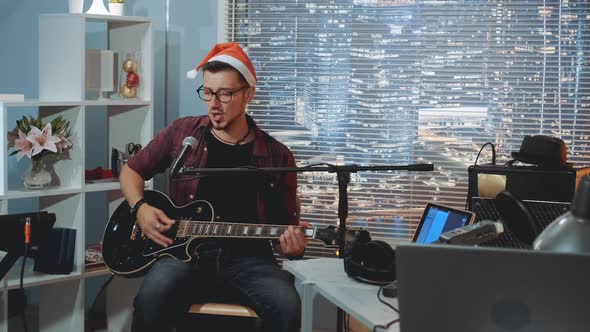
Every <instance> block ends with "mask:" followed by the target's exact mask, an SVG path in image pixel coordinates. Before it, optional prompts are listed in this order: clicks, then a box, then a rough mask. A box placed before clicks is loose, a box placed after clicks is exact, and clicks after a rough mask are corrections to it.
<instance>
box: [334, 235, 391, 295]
mask: <svg viewBox="0 0 590 332" xmlns="http://www.w3.org/2000/svg"><path fill="white" fill-rule="evenodd" d="M344 271H346V274H348V276H349V277H351V278H353V279H356V280H358V281H360V282H364V283H368V284H372V285H384V284H388V283H391V282H393V281H394V280H395V251H394V250H393V248H391V246H390V245H389V244H388V243H387V242H384V241H378V240H372V241H368V242H364V243H359V244H357V245H355V246H354V248H352V250H351V251H350V254H349V255H347V256H346V257H345V258H344Z"/></svg>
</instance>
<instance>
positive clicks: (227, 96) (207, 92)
mask: <svg viewBox="0 0 590 332" xmlns="http://www.w3.org/2000/svg"><path fill="white" fill-rule="evenodd" d="M248 88H249V86H244V87H241V88H239V89H237V90H233V91H232V90H219V91H217V92H213V91H211V89H205V88H204V86H203V85H201V86H200V87H199V88H198V89H197V94H198V95H199V98H200V99H201V100H204V101H211V99H213V96H215V97H216V98H217V100H219V102H220V103H229V102H230V101H231V99H232V97H233V96H234V94H236V93H238V92H240V91H242V90H245V89H248Z"/></svg>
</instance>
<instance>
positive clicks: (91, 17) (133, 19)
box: [41, 13, 152, 23]
mask: <svg viewBox="0 0 590 332" xmlns="http://www.w3.org/2000/svg"><path fill="white" fill-rule="evenodd" d="M41 16H42V17H43V16H57V17H59V16H63V17H72V16H75V17H82V18H85V19H86V20H88V21H91V22H130V23H149V22H151V21H152V19H151V18H150V17H144V16H117V15H97V14H86V13H80V14H43V15H41Z"/></svg>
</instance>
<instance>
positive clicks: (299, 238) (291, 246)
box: [279, 221, 310, 257]
mask: <svg viewBox="0 0 590 332" xmlns="http://www.w3.org/2000/svg"><path fill="white" fill-rule="evenodd" d="M299 226H301V227H303V228H306V227H309V226H310V224H309V223H308V222H305V221H302V222H300V223H299ZM308 242H309V241H308V240H307V238H306V237H305V235H303V233H302V232H301V231H300V230H299V229H296V228H295V227H293V226H289V228H288V229H287V230H286V231H285V233H283V234H282V235H281V237H280V239H279V243H280V244H281V253H282V254H283V255H285V256H288V257H293V256H300V255H301V254H303V252H304V251H305V247H306V246H307V243H308Z"/></svg>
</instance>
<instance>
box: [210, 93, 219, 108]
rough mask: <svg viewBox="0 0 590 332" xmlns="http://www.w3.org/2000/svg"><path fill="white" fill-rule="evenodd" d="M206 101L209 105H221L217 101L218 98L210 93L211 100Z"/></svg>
mask: <svg viewBox="0 0 590 332" xmlns="http://www.w3.org/2000/svg"><path fill="white" fill-rule="evenodd" d="M208 103H209V105H211V106H220V105H221V102H220V101H219V98H217V95H212V96H211V100H209V101H208Z"/></svg>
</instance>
